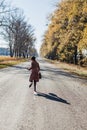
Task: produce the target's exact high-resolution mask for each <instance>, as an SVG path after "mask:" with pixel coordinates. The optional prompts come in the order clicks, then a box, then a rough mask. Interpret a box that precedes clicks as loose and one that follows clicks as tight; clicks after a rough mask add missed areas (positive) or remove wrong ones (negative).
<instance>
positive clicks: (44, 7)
mask: <svg viewBox="0 0 87 130" xmlns="http://www.w3.org/2000/svg"><path fill="white" fill-rule="evenodd" d="M6 1H8V2H9V1H10V2H11V3H12V5H14V6H16V7H19V8H21V9H23V11H24V14H25V16H26V18H27V19H28V23H30V24H31V25H32V26H33V27H34V28H35V36H36V38H37V42H36V47H37V49H39V48H40V45H41V40H42V36H43V34H44V31H45V30H46V24H47V16H48V15H49V14H50V13H52V12H53V11H54V9H55V5H56V3H58V2H60V1H61V0H6Z"/></svg>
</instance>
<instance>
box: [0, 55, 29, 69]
mask: <svg viewBox="0 0 87 130" xmlns="http://www.w3.org/2000/svg"><path fill="white" fill-rule="evenodd" d="M24 61H26V59H23V58H15V57H10V56H0V69H1V68H5V67H8V66H13V65H16V64H19V63H21V62H24Z"/></svg>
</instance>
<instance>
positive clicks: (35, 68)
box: [29, 61, 40, 82]
mask: <svg viewBox="0 0 87 130" xmlns="http://www.w3.org/2000/svg"><path fill="white" fill-rule="evenodd" d="M30 70H31V74H30V78H29V81H30V82H33V81H36V82H38V81H39V70H40V67H39V63H38V62H37V61H32V63H31V67H30Z"/></svg>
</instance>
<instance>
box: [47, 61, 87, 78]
mask: <svg viewBox="0 0 87 130" xmlns="http://www.w3.org/2000/svg"><path fill="white" fill-rule="evenodd" d="M46 61H48V62H50V63H52V64H54V65H55V66H56V67H58V68H61V69H63V70H64V71H66V72H70V73H72V74H76V75H78V76H81V77H83V78H86V79H87V67H80V66H79V65H74V64H68V63H63V62H59V61H53V60H48V59H46Z"/></svg>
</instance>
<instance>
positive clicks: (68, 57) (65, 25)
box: [40, 0, 87, 65]
mask: <svg viewBox="0 0 87 130" xmlns="http://www.w3.org/2000/svg"><path fill="white" fill-rule="evenodd" d="M40 53H41V55H42V56H43V57H46V58H50V59H53V60H60V61H63V62H67V63H74V64H80V65H83V64H85V65H87V0H63V1H62V2H61V3H60V4H57V5H56V10H55V11H54V12H53V14H52V15H51V18H50V20H49V25H48V29H47V31H46V32H45V34H44V38H43V41H42V46H41V49H40Z"/></svg>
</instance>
